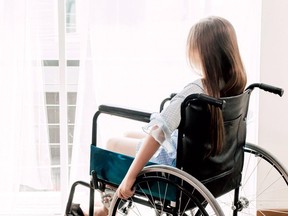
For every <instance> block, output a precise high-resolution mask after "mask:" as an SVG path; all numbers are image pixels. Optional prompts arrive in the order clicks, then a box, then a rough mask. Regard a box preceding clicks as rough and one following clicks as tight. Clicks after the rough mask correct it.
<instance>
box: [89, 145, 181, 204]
mask: <svg viewBox="0 0 288 216" xmlns="http://www.w3.org/2000/svg"><path fill="white" fill-rule="evenodd" d="M90 154H91V155H90V173H91V172H92V171H94V172H96V175H97V178H98V179H100V180H101V181H103V182H104V183H106V184H110V185H113V186H114V187H118V186H119V185H120V183H121V181H122V179H123V178H124V177H125V174H126V173H127V171H128V169H129V167H130V165H131V163H132V161H133V159H134V158H133V157H130V156H127V155H123V154H119V153H115V152H112V151H108V150H106V149H102V148H99V147H97V146H95V145H91V151H90ZM148 165H155V163H152V162H148V163H147V165H146V166H148ZM149 175H153V173H152V174H151V173H150V174H149ZM157 175H159V173H157ZM140 185H141V188H136V190H137V192H138V193H139V194H142V193H143V192H145V194H147V193H148V194H150V195H152V196H153V197H157V195H158V194H159V190H161V191H163V193H164V191H166V192H165V193H167V196H168V199H169V200H170V201H174V200H175V197H176V195H175V188H174V187H171V186H170V188H169V189H168V191H167V188H166V186H164V185H159V184H157V185H155V183H154V184H153V182H149V183H147V182H144V183H143V184H140Z"/></svg>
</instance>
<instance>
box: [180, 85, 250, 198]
mask: <svg viewBox="0 0 288 216" xmlns="http://www.w3.org/2000/svg"><path fill="white" fill-rule="evenodd" d="M250 93H251V90H246V91H245V92H244V93H243V94H241V95H238V96H234V97H227V98H221V99H223V100H224V101H225V103H224V106H223V108H222V113H223V119H224V127H225V142H224V143H223V150H222V152H221V153H220V154H219V155H217V156H213V157H212V156H211V157H207V154H208V152H209V150H210V148H211V144H210V142H209V135H210V112H209V106H211V105H208V104H207V103H206V102H204V101H201V100H198V99H197V97H195V94H194V95H190V96H188V97H187V98H186V99H185V101H184V102H183V104H182V107H181V123H180V125H179V128H178V129H179V135H178V147H177V163H176V166H177V167H178V168H180V169H183V170H185V171H186V172H188V173H190V174H191V175H192V176H194V177H196V178H197V179H198V180H200V181H201V182H202V183H204V185H205V186H206V187H207V188H208V189H209V190H210V191H211V192H212V194H213V195H214V196H215V197H218V196H220V195H222V194H224V193H226V192H228V191H230V190H232V189H234V188H236V187H238V186H239V185H240V180H241V171H242V168H243V162H244V150H243V146H244V145H245V139H246V117H247V112H248V105H249V98H250Z"/></svg>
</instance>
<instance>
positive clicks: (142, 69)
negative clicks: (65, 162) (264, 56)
mask: <svg viewBox="0 0 288 216" xmlns="http://www.w3.org/2000/svg"><path fill="white" fill-rule="evenodd" d="M83 5H85V6H83ZM77 13H79V16H80V17H82V19H79V22H81V23H79V24H78V26H81V27H82V30H81V32H80V33H81V34H82V37H81V38H82V40H81V42H82V43H83V44H85V45H84V46H82V48H83V50H82V51H83V52H82V54H83V55H82V56H81V59H80V62H81V63H80V64H81V70H80V78H79V82H78V86H79V91H78V101H77V113H76V119H77V120H76V128H75V137H74V147H73V156H72V172H71V173H72V177H71V180H75V179H77V178H78V179H84V178H85V179H86V180H88V179H89V177H87V176H88V175H89V145H90V143H91V136H92V134H91V133H92V129H91V124H92V117H93V114H94V112H95V111H96V109H97V106H98V105H99V104H102V103H113V104H118V105H123V106H129V107H134V108H140V109H148V110H151V111H157V110H158V106H159V103H160V101H161V100H162V99H163V98H164V97H166V96H168V95H169V94H170V93H171V92H178V91H180V90H181V89H182V88H183V87H184V86H185V85H186V84H188V83H189V82H191V81H193V79H195V78H196V76H195V75H193V73H192V72H191V69H190V67H189V65H188V63H187V60H186V50H185V49H186V47H185V46H186V38H187V35H188V31H189V29H190V27H191V26H192V25H193V23H195V22H196V21H197V20H199V19H200V18H203V17H206V16H208V15H218V16H223V17H225V18H227V19H228V20H230V21H231V23H232V24H233V25H234V27H235V29H236V31H237V34H238V41H239V45H240V49H241V53H242V57H243V60H244V63H245V65H246V70H247V73H248V82H249V83H251V82H255V81H257V80H258V79H259V59H260V56H259V49H260V18H261V1H260V0H257V1H253V2H251V1H249V0H244V1H243V0H241V1H233V2H232V1H229V0H218V1H212V0H206V1H197V0H181V1H179V0H161V1H154V0H145V1H133V0H99V1H89V0H85V3H84V2H83V3H82V2H81V5H80V4H78V10H77ZM255 101H256V102H257V100H255ZM256 102H255V104H254V106H255V107H254V110H257V105H256ZM252 106H253V102H252ZM101 124H102V123H101ZM103 124H104V127H105V126H108V127H106V130H104V129H105V128H103V130H102V128H100V129H101V130H100V131H99V133H100V135H101V137H102V139H101V140H100V141H102V142H101V143H100V145H101V144H103V142H105V137H106V136H109V135H111V136H113V133H114V132H115V134H117V133H118V131H117V129H114V126H115V127H118V128H119V127H120V128H124V127H125V126H126V125H125V126H123V123H119V124H118V123H117V122H116V123H115V122H114V119H113V121H110V120H109V119H107V120H105V121H104V122H103ZM252 125H253V127H251V128H252V130H253V131H252V133H251V134H252V136H251V139H252V140H255V139H256V136H254V134H255V128H256V129H257V113H256V114H255V115H254V119H252ZM128 127H129V126H128V124H127V128H128ZM108 128H109V129H108ZM107 129H108V130H107ZM134 129H136V130H137V129H140V127H137V128H134ZM107 131H108V132H107ZM101 137H100V138H101ZM103 137H104V138H103Z"/></svg>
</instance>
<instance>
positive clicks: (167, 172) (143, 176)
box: [65, 83, 288, 216]
mask: <svg viewBox="0 0 288 216" xmlns="http://www.w3.org/2000/svg"><path fill="white" fill-rule="evenodd" d="M255 87H257V88H259V89H262V90H265V91H268V92H271V93H274V94H278V95H279V96H282V95H283V93H284V91H283V90H282V89H280V88H277V87H274V86H270V85H267V84H263V83H260V84H259V83H255V84H252V85H250V86H248V88H247V89H246V90H249V91H252V90H253V89H254V88H255ZM174 95H175V94H171V95H170V97H168V98H166V99H164V100H163V101H162V103H161V105H160V111H161V110H162V109H163V108H164V104H165V103H166V102H167V101H169V100H171V99H172V98H173V97H174ZM197 97H198V98H197V99H200V100H203V101H205V102H207V103H209V104H211V105H214V106H219V107H221V106H222V104H223V101H222V100H221V99H220V100H217V99H215V98H211V97H209V96H205V95H202V94H201V95H199V94H198V96H197ZM100 114H108V115H113V116H118V117H123V118H128V119H131V120H136V121H141V122H149V121H150V115H151V114H150V113H148V112H143V111H136V110H131V109H127V108H121V107H112V106H107V105H101V106H99V109H98V111H97V112H96V113H95V115H94V117H93V131H92V145H91V146H93V147H91V148H94V146H95V147H96V146H97V119H98V117H99V115H100ZM91 151H92V150H91ZM103 151H105V150H103ZM244 152H245V158H247V157H251V156H255V158H256V160H258V159H260V160H261V161H264V163H267V164H268V165H269V166H271V169H273V170H274V171H275V172H276V174H277V175H278V177H277V180H275V181H278V180H282V186H283V185H284V187H285V188H284V190H285V191H287V192H288V172H287V170H286V169H285V168H284V166H283V165H282V164H281V163H280V162H279V161H278V160H277V159H276V158H275V157H274V156H273V155H272V154H271V153H269V152H267V151H266V150H264V149H262V148H260V147H259V146H256V145H254V144H251V143H246V144H245V146H244ZM115 154H116V153H115ZM116 156H117V154H116ZM91 157H92V155H91ZM123 157H124V158H125V160H128V164H129V163H131V162H132V160H133V158H129V157H126V156H123ZM249 161H250V160H249ZM254 164H256V166H257V165H258V164H259V162H254ZM90 165H91V164H90ZM244 166H246V168H247V167H248V168H249V167H250V165H247V164H245V165H244ZM128 167H129V166H128ZM128 167H127V169H128ZM246 168H245V167H244V169H246ZM252 170H253V171H255V170H257V168H253V169H252ZM270 172H271V171H269V173H270ZM269 173H268V174H267V175H269ZM124 174H125V173H124ZM163 176H164V177H163ZM166 176H169V178H168V179H167V178H166ZM171 176H172V177H171ZM251 176H252V174H248V177H249V178H250V177H251ZM101 178H102V179H101ZM171 178H172V179H174V180H175V179H177V181H176V182H177V183H179V182H181V184H182V186H181V184H180V186H179V185H178V184H177V185H176V184H175V181H174V180H173V181H171ZM243 178H244V177H243ZM151 181H157V184H158V185H160V188H161V187H162V185H164V186H165V185H166V187H168V185H169V188H170V187H172V188H173V190H174V188H176V189H177V190H178V189H179V188H180V189H179V190H180V192H179V193H181V194H182V193H183V194H185V201H187V200H188V201H189V202H190V200H191V199H192V200H193V199H195V196H194V195H193V194H190V193H189V192H188V191H187V190H186V189H185V188H186V187H188V188H190V187H192V188H193V190H195V191H197V194H198V195H197V196H199V194H200V196H201V197H202V198H204V201H203V200H201V199H202V198H201V199H200V200H197V199H198V198H196V200H195V201H194V200H193V203H194V202H195V203H196V206H197V208H195V209H197V211H196V213H195V212H194V211H193V212H192V211H191V210H189V211H188V210H186V209H181V214H180V213H179V212H178V213H177V212H175V211H173V205H176V206H178V209H180V207H179V204H177V202H176V204H175V200H172V198H171V199H170V198H169V199H168V201H167V202H166V201H163V200H162V199H163V198H162V195H159V196H160V201H159V196H158V200H156V199H155V200H154V194H153V196H152V195H149V194H148V195H147V194H146V191H147V190H148V192H149V193H150V194H151V193H154V192H151V190H150V188H149V189H147V188H145V187H144V189H142V192H141V191H140V192H138V193H137V192H136V193H135V195H134V197H133V198H132V199H129V200H128V201H124V200H121V199H119V198H118V197H117V196H116V195H115V196H114V197H113V200H112V202H111V206H110V210H109V215H116V213H117V212H118V213H119V211H122V213H121V214H123V215H128V214H129V211H130V209H131V208H133V205H134V204H133V202H136V204H135V205H138V203H140V204H139V205H142V204H143V205H144V206H148V207H149V208H152V209H153V208H154V210H152V212H153V214H154V213H155V215H163V213H164V212H165V214H166V215H221V216H222V215H224V212H223V207H222V204H223V203H221V200H220V199H221V198H220V199H218V198H217V199H216V198H215V197H214V196H213V195H212V193H211V192H210V191H209V190H208V189H207V188H206V187H205V186H204V185H203V184H202V183H201V182H200V181H199V180H197V179H196V178H194V177H193V176H191V175H190V174H188V173H186V172H185V171H182V170H179V169H177V168H173V167H168V166H164V165H151V164H149V166H146V167H145V168H144V169H143V171H142V172H141V173H140V174H139V176H138V178H137V181H136V185H137V184H138V185H140V184H143V182H144V184H145V185H150V183H149V182H151ZM273 181H274V180H273ZM153 184H155V183H154V182H153ZM269 184H270V183H269ZM273 184H274V183H273ZM78 185H82V186H85V187H88V188H89V189H90V204H89V215H90V216H92V215H93V212H94V191H95V190H98V191H101V192H105V190H106V189H107V188H109V189H111V188H112V189H114V190H115V189H116V188H117V183H116V184H115V183H111V182H107V181H106V180H105V179H104V180H103V177H102V176H100V178H99V173H96V172H91V180H90V183H86V182H83V181H77V182H75V183H74V184H73V185H72V186H71V190H70V195H69V199H68V202H67V206H66V212H65V215H67V216H68V215H71V206H72V201H73V197H74V193H75V188H76V186H78ZM170 185H172V186H170ZM188 185H189V186H188ZM164 186H163V187H164ZM244 186H245V183H244V182H242V185H241V187H240V188H236V189H235V191H234V194H233V197H234V198H233V201H232V202H231V203H232V204H231V203H230V204H229V205H230V208H231V211H232V212H233V215H234V216H236V215H240V214H242V213H243V215H244V214H248V215H249V214H250V212H248V211H247V209H249V207H250V206H251V204H252V203H253V202H254V200H253V199H251V198H250V197H245V194H241V192H243V190H242V187H244ZM140 187H141V186H140ZM190 189H191V188H190ZM282 189H283V188H282ZM158 190H159V189H158ZM266 190H267V189H265V191H266ZM143 191H144V192H143ZM160 191H162V189H160ZM265 191H264V192H265ZM142 195H144V198H143V196H142ZM141 196H142V197H141ZM256 196H258V195H256ZM286 198H287V197H285V199H286ZM180 202H181V201H180ZM171 203H172V204H171ZM193 205H194V204H193ZM252 205H254V204H252ZM255 205H256V204H255ZM206 208H208V209H209V210H206ZM255 208H257V207H255ZM170 209H172V210H171V211H170ZM252 211H253V210H252ZM259 211H260V210H259ZM266 211H267V209H265V212H266ZM268 211H270V210H268ZM271 211H276V210H275V209H272V210H271ZM263 212H264V211H263ZM263 212H260V214H261V215H265V214H264V213H263ZM283 212H284V210H283ZM139 213H140V212H139ZM254 213H256V212H255V211H254ZM280 213H281V212H280ZM132 215H138V213H135V212H134V214H132ZM139 215H140V214H139ZM145 215H147V214H146V213H145ZM229 215H230V214H229Z"/></svg>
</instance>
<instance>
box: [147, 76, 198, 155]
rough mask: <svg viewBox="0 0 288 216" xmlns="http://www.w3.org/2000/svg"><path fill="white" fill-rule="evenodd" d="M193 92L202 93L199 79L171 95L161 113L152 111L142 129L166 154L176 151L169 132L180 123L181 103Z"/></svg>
mask: <svg viewBox="0 0 288 216" xmlns="http://www.w3.org/2000/svg"><path fill="white" fill-rule="evenodd" d="M194 93H204V89H203V87H202V81H201V79H198V80H196V81H194V82H193V83H190V84H188V85H187V86H186V87H185V88H184V89H183V90H182V91H181V92H180V93H178V94H176V95H175V96H174V97H173V99H172V100H171V102H170V104H169V105H168V106H167V107H166V108H165V109H164V110H163V111H162V112H161V113H153V114H152V115H151V117H150V122H149V123H148V124H147V125H146V126H145V127H143V130H144V131H145V132H146V133H148V134H150V135H151V136H153V138H154V139H155V140H156V141H157V142H158V143H159V144H160V145H162V146H163V147H164V148H165V150H166V151H167V153H168V154H175V152H176V148H177V147H176V146H173V145H172V142H171V134H172V133H173V132H174V131H175V130H176V129H177V128H178V126H179V124H180V120H181V104H182V102H183V101H184V99H185V98H186V97H187V96H188V95H190V94H194Z"/></svg>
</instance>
